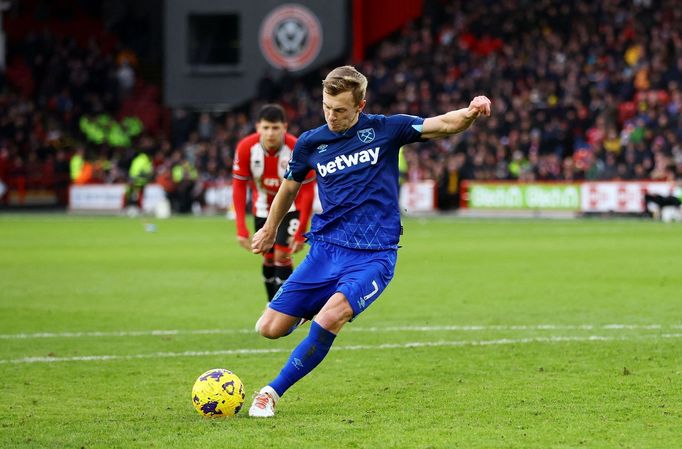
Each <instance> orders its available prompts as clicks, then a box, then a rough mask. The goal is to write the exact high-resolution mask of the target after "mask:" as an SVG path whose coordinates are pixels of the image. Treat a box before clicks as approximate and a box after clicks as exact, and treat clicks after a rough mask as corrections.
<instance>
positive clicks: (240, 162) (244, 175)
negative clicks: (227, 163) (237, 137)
mask: <svg viewBox="0 0 682 449" xmlns="http://www.w3.org/2000/svg"><path fill="white" fill-rule="evenodd" d="M250 147H251V145H250V139H242V140H241V141H240V142H239V144H237V150H236V151H235V152H234V163H233V164H232V177H233V178H235V179H241V180H242V181H246V180H247V179H250V178H251V161H250V159H251V155H250V152H249V150H250Z"/></svg>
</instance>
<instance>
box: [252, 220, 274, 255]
mask: <svg viewBox="0 0 682 449" xmlns="http://www.w3.org/2000/svg"><path fill="white" fill-rule="evenodd" d="M274 244H275V233H274V232H272V233H270V232H268V231H267V229H266V228H265V227H262V228H260V229H259V230H258V231H257V232H256V233H255V234H254V235H253V240H252V241H251V252H252V253H254V254H265V253H267V252H268V251H270V249H271V248H272V245H274Z"/></svg>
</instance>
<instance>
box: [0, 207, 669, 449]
mask: <svg viewBox="0 0 682 449" xmlns="http://www.w3.org/2000/svg"><path fill="white" fill-rule="evenodd" d="M145 223H146V222H145V220H144V219H129V218H123V217H75V216H66V215H64V216H59V215H55V216H50V215H7V214H5V215H2V216H0V379H2V380H1V382H0V394H1V397H2V401H0V447H2V448H81V447H84V448H149V447H158V448H171V447H172V448H197V447H223V448H228V447H242V448H321V447H323V448H466V449H472V448H487V449H489V448H524V449H525V448H538V449H547V448H657V449H660V448H670V449H679V448H680V447H682V227H680V226H679V225H669V224H662V223H657V222H648V221H638V220H630V221H628V220H609V221H598V220H576V221H550V220H546V221H540V220H537V221H534V220H473V219H469V220H463V219H407V220H405V235H404V237H403V240H402V245H403V248H402V249H401V250H400V251H399V257H398V268H397V273H396V276H395V278H394V280H393V282H392V283H391V285H390V286H389V287H388V289H387V290H386V292H385V293H384V294H383V295H382V297H381V298H380V299H379V300H378V301H377V302H376V303H375V304H374V305H372V307H370V308H369V309H368V310H367V311H366V312H364V313H363V314H362V315H361V316H360V317H359V318H358V319H357V320H356V321H355V322H353V323H351V324H349V325H348V326H347V327H346V328H345V329H344V330H343V331H342V332H341V334H340V336H339V338H338V339H337V340H336V343H335V347H334V349H332V352H331V353H330V354H329V356H328V357H327V358H326V359H325V361H324V362H323V363H322V364H321V365H320V366H319V367H318V369H317V370H315V371H314V372H313V373H312V374H311V375H309V376H308V377H306V378H304V379H303V380H302V381H301V382H300V383H298V384H297V385H295V386H294V387H293V388H292V389H291V390H290V391H289V392H287V394H286V395H285V396H284V397H283V398H282V400H281V402H280V404H279V407H278V410H277V412H278V414H277V416H276V417H275V418H274V419H271V420H256V419H250V418H249V417H248V416H247V413H246V409H247V408H248V405H249V403H250V401H249V400H250V397H251V394H252V392H254V391H255V390H257V389H258V388H260V387H261V386H262V385H264V384H265V383H267V382H268V381H270V380H271V379H272V378H273V377H274V376H275V375H276V374H277V373H278V372H279V369H280V367H281V365H282V364H283V363H284V362H285V360H286V359H287V357H288V354H289V351H290V350H291V349H292V348H293V347H294V346H295V345H296V344H297V343H298V341H299V340H300V339H301V338H302V337H303V336H304V335H305V333H306V332H307V325H306V326H304V327H303V328H301V329H298V330H297V331H296V332H294V334H293V335H291V336H289V337H287V338H283V339H280V340H277V341H269V340H266V339H264V338H262V337H259V336H258V335H256V334H255V333H254V332H253V330H252V329H253V324H254V322H255V320H256V318H257V317H258V316H259V314H260V312H261V310H262V309H263V307H264V305H265V293H264V287H263V285H262V282H261V278H260V258H259V257H257V256H253V255H251V254H249V253H248V252H246V251H244V250H243V249H241V248H240V247H238V245H237V243H236V241H235V237H234V224H233V223H232V222H228V221H226V220H224V219H223V218H217V217H215V218H172V219H170V220H166V221H154V223H156V225H157V232H146V231H145ZM296 260H297V261H300V260H301V255H298V256H297V258H296ZM210 368H228V369H231V370H233V371H234V372H236V373H237V374H238V375H239V376H240V377H241V379H242V381H243V382H244V383H245V386H246V390H247V404H246V405H245V408H244V410H243V411H242V412H241V413H240V414H238V415H237V416H236V417H234V418H231V419H207V418H203V417H201V416H199V415H198V414H197V413H196V412H195V410H194V408H193V407H192V403H191V398H190V395H191V394H190V393H191V388H192V384H193V382H194V380H195V379H196V377H197V376H198V375H200V374H201V373H203V372H204V371H206V370H208V369H210Z"/></svg>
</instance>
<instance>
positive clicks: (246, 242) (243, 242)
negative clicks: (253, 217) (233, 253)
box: [237, 235, 251, 251]
mask: <svg viewBox="0 0 682 449" xmlns="http://www.w3.org/2000/svg"><path fill="white" fill-rule="evenodd" d="M237 243H239V246H241V247H242V248H244V249H245V250H247V251H251V239H249V238H248V237H243V236H241V235H238V236H237Z"/></svg>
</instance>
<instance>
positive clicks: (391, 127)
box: [386, 114, 426, 146]
mask: <svg viewBox="0 0 682 449" xmlns="http://www.w3.org/2000/svg"><path fill="white" fill-rule="evenodd" d="M423 127H424V119H423V118H422V117H417V116H415V115H407V114H397V115H391V116H388V117H386V128H387V130H388V132H389V133H390V134H391V135H392V136H394V137H393V138H394V142H395V143H396V144H397V145H398V146H403V145H407V144H408V143H413V142H424V141H426V139H423V138H422V128H423Z"/></svg>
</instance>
